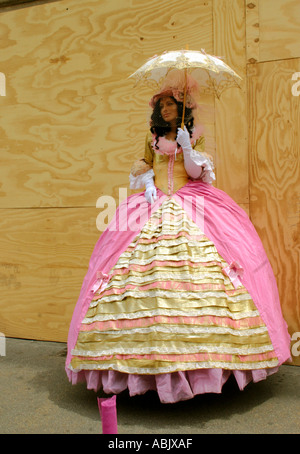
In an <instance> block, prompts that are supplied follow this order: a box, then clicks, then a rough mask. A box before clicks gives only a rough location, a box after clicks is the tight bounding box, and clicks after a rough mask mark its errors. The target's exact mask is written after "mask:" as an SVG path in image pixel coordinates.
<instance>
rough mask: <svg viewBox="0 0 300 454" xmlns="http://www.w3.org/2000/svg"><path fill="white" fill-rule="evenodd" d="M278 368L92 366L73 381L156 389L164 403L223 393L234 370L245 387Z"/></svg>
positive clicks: (111, 389) (112, 389)
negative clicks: (152, 370) (154, 371)
mask: <svg viewBox="0 0 300 454" xmlns="http://www.w3.org/2000/svg"><path fill="white" fill-rule="evenodd" d="M277 371H278V367H274V368H272V369H261V370H250V371H249V370H248V371H240V370H234V371H230V370H223V369H200V370H191V371H185V372H173V373H171V374H159V375H129V374H124V373H122V372H117V371H114V370H107V371H90V370H88V371H81V372H79V373H78V374H76V375H73V381H72V384H73V385H75V384H77V383H80V382H86V383H87V388H88V389H91V390H94V391H98V390H99V389H103V391H104V392H105V393H106V394H111V393H113V394H119V393H121V392H123V391H125V390H126V389H128V391H129V395H130V396H136V395H140V394H145V393H146V392H147V391H156V392H157V394H158V396H159V399H160V401H161V402H162V403H169V404H170V403H175V402H179V401H181V400H188V399H191V398H193V397H194V396H196V395H197V394H204V393H217V394H220V393H221V392H222V388H223V385H224V384H225V383H226V381H227V380H228V379H229V377H230V375H231V374H233V376H234V378H235V380H236V382H237V385H238V387H239V389H240V390H241V391H242V390H243V389H244V388H245V387H246V386H247V385H248V383H250V382H251V381H253V382H254V383H256V382H259V381H261V380H265V379H266V378H267V377H268V376H269V375H272V374H274V373H275V372H277Z"/></svg>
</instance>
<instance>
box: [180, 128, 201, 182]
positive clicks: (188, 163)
mask: <svg viewBox="0 0 300 454" xmlns="http://www.w3.org/2000/svg"><path fill="white" fill-rule="evenodd" d="M176 141H177V143H179V145H180V146H181V148H182V151H183V156H184V168H185V170H186V173H187V174H188V175H189V176H190V177H192V178H194V179H197V178H199V177H200V176H201V174H202V172H203V167H202V166H199V164H196V162H195V161H194V160H193V159H192V156H191V155H192V154H193V153H195V151H194V150H193V148H192V145H191V139H190V134H189V132H188V130H187V129H186V126H185V127H184V129H181V128H178V131H177V138H176Z"/></svg>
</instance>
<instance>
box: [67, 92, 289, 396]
mask: <svg viewBox="0 0 300 454" xmlns="http://www.w3.org/2000/svg"><path fill="white" fill-rule="evenodd" d="M181 99H182V98H181V93H180V91H178V89H174V88H173V87H167V88H166V87H165V88H164V89H163V90H162V91H161V92H160V93H158V94H157V95H156V96H154V97H153V98H152V100H151V102H150V105H151V107H152V108H153V113H152V116H151V122H150V126H151V129H150V132H149V133H148V134H147V137H146V147H145V154H144V158H143V160H141V161H138V162H137V163H135V164H134V166H133V168H132V170H131V175H130V182H131V188H133V189H138V188H143V187H145V188H146V190H145V192H141V193H139V194H133V195H132V196H130V197H128V199H127V200H125V201H124V202H123V203H122V204H121V205H120V206H119V208H118V209H117V211H116V214H115V218H114V219H113V221H112V222H111V224H110V225H109V226H108V228H107V229H106V230H105V232H104V233H103V234H102V236H101V238H100V239H99V241H98V243H97V244H96V246H95V249H94V251H93V254H92V256H91V260H90V264H89V270H88V273H87V275H86V277H85V279H84V282H83V286H82V289H81V293H80V296H79V300H78V303H77V305H76V308H75V311H74V315H73V318H72V322H71V326H70V331H69V338H68V356H67V361H66V371H67V374H68V376H69V379H70V380H71V381H72V383H74V384H75V383H77V382H79V381H86V382H87V386H88V388H89V389H94V390H98V389H100V388H103V390H104V392H106V393H114V394H117V393H119V392H121V391H123V390H125V389H127V388H128V389H129V392H130V395H135V394H143V393H145V392H146V391H148V390H156V391H157V393H158V395H159V398H160V400H161V402H163V403H173V402H177V401H180V400H186V399H190V398H192V397H193V396H195V395H196V394H200V393H206V392H214V393H219V392H221V390H222V386H223V384H224V383H225V382H226V381H227V379H228V378H229V376H230V375H231V374H233V375H234V377H235V379H236V381H237V383H238V386H239V388H240V389H243V388H244V387H245V386H246V385H247V384H248V383H249V382H250V381H251V380H253V381H255V382H256V381H259V380H262V379H264V378H266V377H267V376H268V375H270V374H272V373H274V372H276V371H277V370H278V367H279V366H280V364H282V363H283V362H285V361H286V360H287V359H288V358H289V356H290V352H289V335H288V332H287V326H286V323H285V321H284V319H283V317H282V314H281V308H280V302H279V298H278V291H277V287H276V282H275V278H274V275H273V272H272V269H271V266H270V264H269V261H268V259H267V257H266V254H265V251H264V248H263V246H262V244H261V241H260V239H259V237H258V235H257V233H256V231H255V229H254V227H253V225H252V224H251V222H250V220H249V218H248V216H247V215H246V214H245V212H244V211H243V210H242V209H241V208H240V207H239V206H238V205H237V204H236V203H235V202H234V201H233V200H232V199H231V198H230V197H229V196H228V195H227V194H225V193H224V192H223V191H221V190H218V189H216V188H214V187H213V186H212V185H211V183H212V181H213V180H214V178H215V177H214V173H213V165H212V162H211V159H210V158H209V156H208V155H205V153H204V138H203V137H202V136H201V131H200V128H199V127H197V126H196V125H195V124H194V123H195V116H194V112H195V109H196V105H195V103H194V101H193V98H192V95H191V92H189V93H188V99H187V109H186V115H185V127H184V129H181V128H179V125H180V122H181V114H182V102H181ZM145 199H146V200H145ZM146 201H147V202H146ZM137 215H138V217H139V221H138V222H137ZM124 225H125V226H126V228H124ZM112 226H113V227H114V228H111V227H112ZM116 226H117V227H118V226H119V227H118V228H117V229H116V228H115V227H116Z"/></svg>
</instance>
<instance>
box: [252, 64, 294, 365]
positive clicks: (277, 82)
mask: <svg viewBox="0 0 300 454" xmlns="http://www.w3.org/2000/svg"><path fill="white" fill-rule="evenodd" d="M251 66H252V70H251V76H250V75H249V79H248V80H249V99H250V100H251V102H250V103H249V125H250V130H249V134H250V135H249V149H250V152H251V154H250V163H251V166H250V194H251V199H250V200H251V202H250V215H251V220H252V222H253V223H254V225H255V227H256V229H257V230H258V233H259V235H260V237H261V239H262V241H263V244H264V246H265V249H266V252H267V255H268V257H269V259H270V262H271V265H272V267H273V271H274V273H275V276H276V279H277V283H278V288H279V294H280V298H281V306H282V311H283V315H284V317H285V319H286V321H287V323H288V326H289V332H290V334H291V335H292V334H293V333H295V332H300V294H299V291H300V269H299V264H300V150H299V135H298V132H299V125H300V103H299V97H296V96H293V95H292V90H291V89H292V84H293V83H294V82H293V81H292V74H293V73H294V72H298V71H300V60H299V59H293V60H285V61H276V62H268V63H261V64H256V65H251ZM293 360H294V364H298V365H300V358H299V357H294V358H293Z"/></svg>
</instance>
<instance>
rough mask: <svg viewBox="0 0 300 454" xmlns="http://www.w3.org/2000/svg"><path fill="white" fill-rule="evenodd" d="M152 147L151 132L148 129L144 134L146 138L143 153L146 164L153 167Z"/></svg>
mask: <svg viewBox="0 0 300 454" xmlns="http://www.w3.org/2000/svg"><path fill="white" fill-rule="evenodd" d="M153 153H154V151H153V148H152V134H151V133H150V131H149V132H148V134H147V135H146V140H145V153H144V160H145V162H146V164H148V165H149V166H151V167H153Z"/></svg>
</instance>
